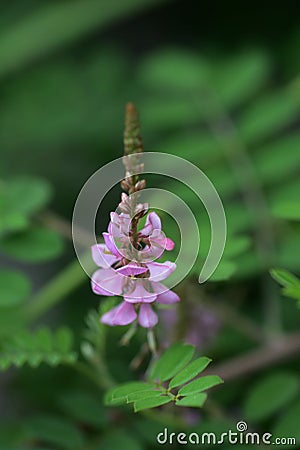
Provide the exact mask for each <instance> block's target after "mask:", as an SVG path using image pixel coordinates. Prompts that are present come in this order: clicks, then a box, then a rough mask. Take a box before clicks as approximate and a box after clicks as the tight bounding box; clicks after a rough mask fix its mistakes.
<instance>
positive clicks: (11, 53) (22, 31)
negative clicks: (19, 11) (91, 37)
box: [0, 0, 162, 77]
mask: <svg viewBox="0 0 300 450" xmlns="http://www.w3.org/2000/svg"><path fill="white" fill-rule="evenodd" d="M160 1H162V0H160ZM153 3H155V2H153V0H151V1H150V0H148V1H144V2H143V4H141V3H140V2H138V1H137V0H127V1H126V2H123V3H120V4H117V3H114V2H110V1H107V0H103V1H101V3H99V2H95V1H94V0H86V1H84V2H82V1H81V0H76V1H74V2H72V4H70V3H69V2H68V1H64V2H58V3H57V2H54V3H53V4H44V5H43V6H42V7H39V8H38V9H36V10H35V12H33V13H32V14H30V15H26V16H25V17H24V18H22V19H21V20H19V21H18V22H17V23H16V24H14V26H12V27H11V28H9V29H8V30H7V31H6V33H4V35H3V36H2V39H1V45H0V55H1V60H2V65H1V71H0V76H2V77H3V75H6V74H7V73H8V72H11V71H14V70H17V69H19V67H22V66H23V65H25V64H28V63H29V62H31V61H32V60H33V59H35V58H37V57H39V56H40V55H43V54H45V53H47V52H50V51H53V50H54V49H57V48H60V47H61V46H64V45H67V44H69V43H70V42H72V41H73V40H76V39H78V37H80V36H82V35H85V34H87V33H89V32H91V31H92V30H94V29H96V28H99V27H101V26H104V25H106V24H107V23H109V22H111V21H113V20H116V19H118V18H119V17H122V16H124V15H127V14H128V13H130V12H131V13H132V12H134V11H135V10H139V9H141V8H143V7H145V6H147V5H151V4H153ZM66 23H67V26H66ZM53 29H55V33H53V32H52V31H53ZM20 42H22V43H23V45H22V47H21V49H20V46H19V43H20Z"/></svg>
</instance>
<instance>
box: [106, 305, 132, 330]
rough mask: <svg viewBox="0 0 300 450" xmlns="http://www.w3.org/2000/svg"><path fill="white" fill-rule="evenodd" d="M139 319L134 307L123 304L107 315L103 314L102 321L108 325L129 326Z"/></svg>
mask: <svg viewBox="0 0 300 450" xmlns="http://www.w3.org/2000/svg"><path fill="white" fill-rule="evenodd" d="M136 318H137V313H136V312H135V309H134V306H133V305H131V304H130V303H126V302H123V303H121V304H120V305H118V306H116V307H115V308H113V309H111V310H110V311H108V312H107V313H105V314H103V316H102V317H101V319H100V321H101V322H102V323H105V324H106V325H110V326H115V325H128V324H129V323H131V322H133V321H134V320H135V319H136Z"/></svg>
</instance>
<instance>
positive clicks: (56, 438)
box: [26, 415, 84, 450]
mask: <svg viewBox="0 0 300 450" xmlns="http://www.w3.org/2000/svg"><path fill="white" fill-rule="evenodd" d="M26 428H27V430H28V435H29V436H30V437H31V439H35V440H38V441H40V442H42V443H45V444H50V445H55V446H58V447H59V448H61V449H66V450H74V449H79V448H81V447H82V446H83V444H84V437H83V435H82V432H81V431H80V430H79V429H78V428H77V427H76V425H75V424H74V423H72V422H71V421H69V420H68V419H66V418H65V417H56V416H50V415H43V416H37V417H33V418H31V419H30V420H28V421H27V423H26Z"/></svg>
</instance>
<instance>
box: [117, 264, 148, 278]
mask: <svg viewBox="0 0 300 450" xmlns="http://www.w3.org/2000/svg"><path fill="white" fill-rule="evenodd" d="M147 270H148V269H147V267H141V266H138V265H137V264H134V263H130V264H127V266H123V267H120V268H119V269H117V270H116V271H117V272H118V273H120V274H121V275H126V276H129V277H134V276H135V275H140V274H141V273H145V272H147Z"/></svg>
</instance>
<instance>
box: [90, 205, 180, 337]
mask: <svg viewBox="0 0 300 450" xmlns="http://www.w3.org/2000/svg"><path fill="white" fill-rule="evenodd" d="M103 238H104V244H96V245H93V246H92V257H93V260H94V261H95V263H96V264H97V266H98V267H99V269H98V270H96V271H95V273H94V274H93V276H92V289H93V291H94V293H95V294H98V295H105V296H122V297H123V302H122V303H121V304H119V305H118V306H116V307H115V308H113V309H112V310H110V311H109V312H107V313H106V314H104V315H103V316H102V318H101V322H103V323H105V324H107V325H111V326H113V325H128V324H129V323H132V322H134V321H135V320H136V319H137V320H138V323H139V324H140V325H141V326H142V327H144V328H151V327H153V326H155V325H156V324H157V321H158V317H157V315H156V313H155V312H154V311H153V309H152V304H153V303H155V302H156V303H162V304H171V303H175V302H178V301H179V297H178V295H177V294H176V293H175V292H172V291H171V290H169V289H168V288H167V287H166V286H164V285H163V284H162V283H160V282H161V281H162V280H164V279H166V278H167V277H168V276H169V275H171V274H172V273H173V271H174V270H175V269H176V264H175V263H173V262H171V261H165V262H163V263H159V262H157V261H156V259H158V258H159V257H160V256H161V255H162V254H163V252H164V251H165V250H167V251H169V250H173V248H174V242H173V241H172V240H171V239H169V238H166V237H165V235H164V233H163V232H162V229H161V221H160V218H159V216H158V215H157V214H156V213H155V212H151V213H149V214H148V215H147V217H146V222H145V226H144V227H143V228H142V229H141V230H139V231H138V230H135V235H134V236H133V230H132V220H131V218H130V215H129V214H126V213H121V214H117V213H115V212H113V213H111V221H110V223H109V226H108V231H107V232H105V233H103Z"/></svg>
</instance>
